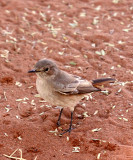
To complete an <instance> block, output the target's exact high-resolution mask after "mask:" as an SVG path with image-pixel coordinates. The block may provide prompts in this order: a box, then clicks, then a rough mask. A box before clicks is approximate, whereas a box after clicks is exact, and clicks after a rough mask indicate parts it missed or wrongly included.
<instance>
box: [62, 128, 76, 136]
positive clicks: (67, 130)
mask: <svg viewBox="0 0 133 160" xmlns="http://www.w3.org/2000/svg"><path fill="white" fill-rule="evenodd" d="M73 129H74V128H69V129H63V130H62V131H65V132H63V133H60V136H62V135H63V134H65V133H67V132H69V133H70V132H71V130H73Z"/></svg>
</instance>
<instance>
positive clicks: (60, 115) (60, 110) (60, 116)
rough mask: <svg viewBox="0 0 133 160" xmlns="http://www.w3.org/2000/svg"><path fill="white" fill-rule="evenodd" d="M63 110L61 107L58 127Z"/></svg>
mask: <svg viewBox="0 0 133 160" xmlns="http://www.w3.org/2000/svg"><path fill="white" fill-rule="evenodd" d="M62 111H63V108H61V110H60V114H59V118H58V121H57V126H58V127H59V126H60V119H61V115H62Z"/></svg>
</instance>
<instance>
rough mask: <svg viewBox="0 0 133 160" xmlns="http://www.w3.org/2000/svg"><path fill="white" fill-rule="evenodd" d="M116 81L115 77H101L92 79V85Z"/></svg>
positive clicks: (97, 85) (96, 85)
mask: <svg viewBox="0 0 133 160" xmlns="http://www.w3.org/2000/svg"><path fill="white" fill-rule="evenodd" d="M114 82H115V79H114V78H100V79H95V80H92V85H93V86H94V87H99V86H102V85H104V84H107V83H114Z"/></svg>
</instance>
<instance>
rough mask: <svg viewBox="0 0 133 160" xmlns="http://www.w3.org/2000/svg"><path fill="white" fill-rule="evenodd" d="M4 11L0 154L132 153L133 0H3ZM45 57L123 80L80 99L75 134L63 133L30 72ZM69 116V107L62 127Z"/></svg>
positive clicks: (107, 159) (109, 157)
mask: <svg viewBox="0 0 133 160" xmlns="http://www.w3.org/2000/svg"><path fill="white" fill-rule="evenodd" d="M0 12H1V14H0V159H1V160H8V159H10V158H8V157H7V156H10V155H11V154H12V153H13V152H14V151H15V153H14V154H12V155H11V156H10V157H20V160H24V159H25V160H54V159H55V160H96V159H101V160H132V159H133V146H132V145H133V114H132V113H133V2H132V0H107V1H104V0H76V1H75V0H71V1H70V0H54V1H53V0H47V1H45V0H23V1H21V0H0ZM42 58H51V59H54V60H55V61H56V62H57V64H58V65H59V67H60V68H61V69H63V70H65V71H68V72H69V73H73V74H76V75H79V76H82V77H83V78H86V79H88V80H90V79H96V78H101V77H113V78H115V79H116V80H117V82H116V83H115V84H114V85H112V86H109V87H107V88H103V90H107V91H108V92H105V93H102V92H100V93H93V94H91V95H90V96H88V97H86V98H85V99H84V100H83V101H81V102H80V103H79V105H78V106H77V107H76V109H75V112H74V121H73V124H74V126H75V129H74V130H73V131H72V132H71V134H70V135H69V134H65V135H63V136H62V137H59V133H60V132H61V128H57V126H56V122H57V119H58V114H59V109H57V108H55V107H52V106H50V104H47V103H46V102H44V101H43V100H42V99H41V98H39V97H38V93H37V91H36V87H35V80H36V76H35V75H29V74H28V73H27V71H28V70H30V69H32V68H33V66H34V64H35V63H36V62H37V61H38V60H39V59H42ZM69 122H70V112H69V110H65V111H64V113H63V116H62V121H61V123H62V125H61V127H62V128H67V127H68V126H69ZM14 159H16V158H14Z"/></svg>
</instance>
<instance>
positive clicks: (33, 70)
mask: <svg viewBox="0 0 133 160" xmlns="http://www.w3.org/2000/svg"><path fill="white" fill-rule="evenodd" d="M35 72H37V71H36V70H35V69H32V70H30V71H28V73H35Z"/></svg>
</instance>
